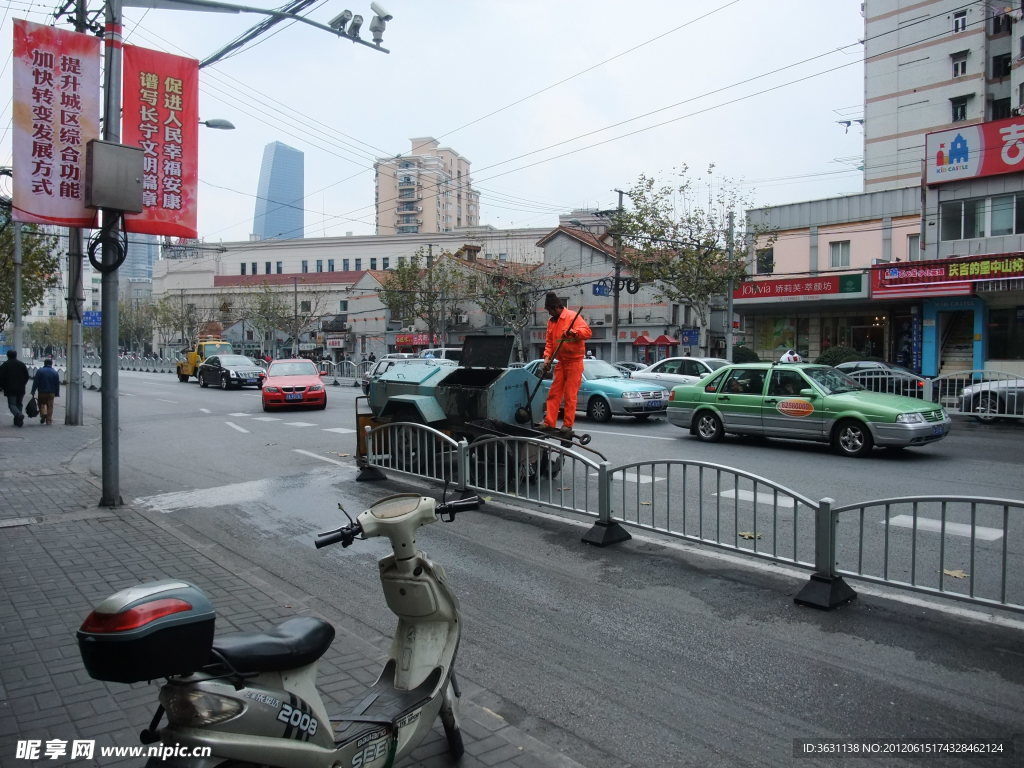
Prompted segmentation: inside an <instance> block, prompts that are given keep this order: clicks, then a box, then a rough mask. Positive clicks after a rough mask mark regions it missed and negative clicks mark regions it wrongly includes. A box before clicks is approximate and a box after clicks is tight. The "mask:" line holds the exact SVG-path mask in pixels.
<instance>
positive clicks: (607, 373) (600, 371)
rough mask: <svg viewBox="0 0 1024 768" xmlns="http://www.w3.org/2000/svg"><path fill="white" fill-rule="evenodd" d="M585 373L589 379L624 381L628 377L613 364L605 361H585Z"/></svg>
mask: <svg viewBox="0 0 1024 768" xmlns="http://www.w3.org/2000/svg"><path fill="white" fill-rule="evenodd" d="M583 372H584V373H585V374H587V378H588V379H624V378H626V376H625V375H624V374H623V373H622V371H620V370H619V369H618V368H616V367H615V366H614V365H612V364H611V363H606V362H605V361H604V360H584V361H583Z"/></svg>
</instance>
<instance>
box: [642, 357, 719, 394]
mask: <svg viewBox="0 0 1024 768" xmlns="http://www.w3.org/2000/svg"><path fill="white" fill-rule="evenodd" d="M728 364H729V361H728V360H723V359H722V358H720V357H666V358H665V359H664V360H659V361H658V362H656V363H655V364H654V365H649V366H647V367H646V368H641V369H640V370H639V371H634V372H633V373H631V374H630V378H631V379H634V380H637V381H651V382H654V383H656V384H661V385H662V386H664V387H668V388H669V389H671V388H672V387H675V386H678V385H679V384H694V383H696V382H698V381H700V380H701V379H703V378H704V377H705V376H707V375H708V374H709V373H713V372H714V371H717V370H718V369H719V368H721V367H722V366H723V365H728Z"/></svg>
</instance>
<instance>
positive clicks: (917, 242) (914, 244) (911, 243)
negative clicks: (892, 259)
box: [907, 235, 924, 261]
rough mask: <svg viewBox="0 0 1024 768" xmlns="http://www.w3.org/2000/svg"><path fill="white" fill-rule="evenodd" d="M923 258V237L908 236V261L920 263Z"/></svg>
mask: <svg viewBox="0 0 1024 768" xmlns="http://www.w3.org/2000/svg"><path fill="white" fill-rule="evenodd" d="M922 258H924V254H923V253H921V235H907V261H920V260H921V259H922Z"/></svg>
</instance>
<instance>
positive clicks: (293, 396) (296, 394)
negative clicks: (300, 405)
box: [284, 392, 302, 400]
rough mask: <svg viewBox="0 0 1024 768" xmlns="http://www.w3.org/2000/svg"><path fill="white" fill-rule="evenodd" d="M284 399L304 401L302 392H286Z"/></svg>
mask: <svg viewBox="0 0 1024 768" xmlns="http://www.w3.org/2000/svg"><path fill="white" fill-rule="evenodd" d="M284 399H285V400H301V399H302V393H301V392H286V393H285V395H284Z"/></svg>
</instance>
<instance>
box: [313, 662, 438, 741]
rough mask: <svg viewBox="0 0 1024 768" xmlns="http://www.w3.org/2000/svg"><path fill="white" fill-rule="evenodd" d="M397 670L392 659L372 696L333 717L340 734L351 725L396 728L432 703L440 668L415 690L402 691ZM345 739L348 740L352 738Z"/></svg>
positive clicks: (360, 698) (367, 695)
mask: <svg viewBox="0 0 1024 768" xmlns="http://www.w3.org/2000/svg"><path fill="white" fill-rule="evenodd" d="M395 666H396V665H395V660H394V659H389V660H388V663H387V664H385V665H384V671H383V672H382V673H381V675H380V678H378V680H377V682H376V683H374V685H373V687H372V688H371V689H370V690H369V692H367V693H364V694H363V695H361V696H359V697H358V698H355V699H353V700H352V701H350V702H348V703H347V704H346V705H345V707H344V714H341V715H337V716H332V717H331V720H332V721H334V722H335V724H336V728H337V730H338V732H339V733H340V732H341V731H342V730H344V729H345V728H347V727H349V725H351V724H352V723H381V724H384V723H392V724H393V723H394V722H395V721H396V720H398V719H399V718H400V717H401V716H402V715H405V714H407V713H409V712H411V711H412V710H414V709H418V708H420V707H422V706H423V705H424V704H426V703H427V702H428V701H430V695H431V694H432V693H433V692H434V688H436V687H437V684H438V683H439V682H440V681H441V669H440V667H438V668H437V669H435V670H434V671H433V672H431V673H430V674H429V675H427V679H426V680H424V681H423V682H422V683H420V684H419V685H418V686H416V687H415V688H413V689H412V690H409V691H402V690H399V689H397V688H395ZM344 738H345V739H346V740H347V739H348V738H349V736H344Z"/></svg>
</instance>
